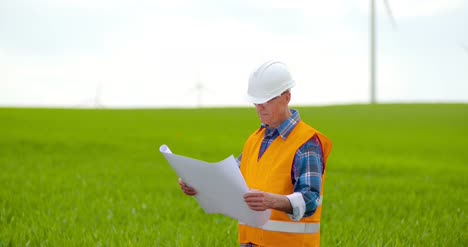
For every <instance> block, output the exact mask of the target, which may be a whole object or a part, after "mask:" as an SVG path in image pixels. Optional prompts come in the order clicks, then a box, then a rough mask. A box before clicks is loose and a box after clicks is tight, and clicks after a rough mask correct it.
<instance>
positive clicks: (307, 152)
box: [288, 136, 323, 221]
mask: <svg viewBox="0 0 468 247" xmlns="http://www.w3.org/2000/svg"><path fill="white" fill-rule="evenodd" d="M322 161H323V156H322V147H321V145H320V141H319V140H318V137H317V136H314V137H312V138H311V139H310V140H309V141H308V142H306V143H305V144H304V145H303V146H302V147H301V148H299V150H298V151H297V152H296V155H295V157H294V164H293V169H292V171H291V172H292V180H293V181H292V182H293V184H294V192H295V193H293V194H292V195H291V196H289V197H288V198H289V199H290V202H291V206H292V208H293V215H290V218H291V219H292V220H295V221H298V220H300V219H301V218H303V217H309V216H311V215H313V214H314V213H315V211H316V210H317V207H318V206H319V205H320V203H321V199H320V190H321V184H322V164H323V162H322ZM298 193H300V194H299V195H300V196H301V197H302V199H303V201H301V198H300V197H299V198H298ZM293 195H294V196H293Z"/></svg>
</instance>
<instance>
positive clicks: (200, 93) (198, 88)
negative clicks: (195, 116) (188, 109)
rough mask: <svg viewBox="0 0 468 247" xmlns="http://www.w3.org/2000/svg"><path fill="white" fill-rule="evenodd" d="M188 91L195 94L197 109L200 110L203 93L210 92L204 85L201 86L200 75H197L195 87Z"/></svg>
mask: <svg viewBox="0 0 468 247" xmlns="http://www.w3.org/2000/svg"><path fill="white" fill-rule="evenodd" d="M190 91H195V92H196V93H197V107H198V108H201V107H202V103H203V91H206V92H211V90H209V89H208V88H207V87H205V85H203V83H202V81H201V80H200V73H199V72H198V73H197V82H196V84H195V87H193V88H191V89H190Z"/></svg>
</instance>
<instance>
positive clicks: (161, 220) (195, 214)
mask: <svg viewBox="0 0 468 247" xmlns="http://www.w3.org/2000/svg"><path fill="white" fill-rule="evenodd" d="M297 109H299V111H300V114H301V117H302V119H303V120H305V121H306V122H307V123H309V124H310V125H312V126H314V127H315V128H317V129H318V130H320V131H321V132H323V133H324V134H326V135H327V136H328V137H329V138H330V139H331V140H332V141H333V143H334V149H333V151H332V153H331V156H330V159H329V162H328V166H327V178H326V183H325V196H324V209H323V215H322V225H321V226H322V227H321V228H322V246H468V215H467V213H468V199H467V197H468V105H443V104H442V105H440V104H427V105H354V106H328V107H308V108H302V107H300V108H297ZM258 126H259V122H258V119H257V116H256V114H255V110H254V109H253V108H251V109H231V108H228V109H191V110H181V109H180V110H177V109H171V110H63V109H0V247H1V246H236V245H237V228H236V222H235V221H234V220H232V219H230V218H227V217H224V216H220V215H205V214H204V213H203V211H202V209H200V208H199V207H198V205H197V204H196V202H195V201H194V199H193V198H189V197H186V196H184V195H183V194H182V193H181V192H180V190H179V187H178V185H177V182H176V180H177V177H176V175H175V173H174V172H173V171H172V170H171V168H170V166H169V165H168V164H167V163H166V161H165V160H164V159H163V157H162V155H161V154H160V153H159V151H158V148H159V146H160V145H161V144H167V145H168V146H169V147H170V148H171V150H172V151H173V152H174V153H178V154H182V155H186V156H192V157H195V158H199V159H203V160H207V161H212V162H214V161H219V160H221V159H224V158H225V157H227V156H228V155H230V154H234V155H235V156H237V155H238V154H239V152H240V151H241V149H242V146H243V142H244V140H245V139H246V138H247V136H248V135H249V134H250V133H251V132H252V131H253V130H255V129H256V128H257V127H258Z"/></svg>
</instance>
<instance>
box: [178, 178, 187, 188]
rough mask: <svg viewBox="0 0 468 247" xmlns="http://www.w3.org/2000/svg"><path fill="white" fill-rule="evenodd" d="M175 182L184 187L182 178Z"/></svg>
mask: <svg viewBox="0 0 468 247" xmlns="http://www.w3.org/2000/svg"><path fill="white" fill-rule="evenodd" d="M177 182H178V183H179V185H180V186H186V185H185V183H184V181H183V180H182V178H179V179H178V180H177Z"/></svg>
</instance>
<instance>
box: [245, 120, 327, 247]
mask: <svg viewBox="0 0 468 247" xmlns="http://www.w3.org/2000/svg"><path fill="white" fill-rule="evenodd" d="M264 133H265V129H262V130H259V131H256V132H255V133H253V134H252V135H251V136H250V137H249V138H248V139H247V142H246V143H245V145H244V149H243V151H242V160H241V165H240V170H241V173H242V175H243V176H244V179H245V181H246V183H247V186H248V187H249V188H250V189H257V190H261V191H264V192H268V193H275V194H280V195H289V194H292V193H293V192H294V186H293V184H292V183H291V169H292V165H293V162H294V156H295V154H296V152H297V150H298V149H299V148H300V147H301V146H302V145H304V144H305V143H306V142H307V141H308V140H310V139H311V138H312V137H313V136H314V135H317V137H318V138H319V140H320V144H321V146H322V153H323V165H324V169H323V173H322V186H321V187H322V189H321V191H320V197H321V198H322V196H323V184H324V181H325V162H326V160H327V158H328V155H329V153H330V151H331V147H332V144H331V142H330V140H329V139H328V138H327V137H325V136H324V135H322V134H321V133H319V132H318V131H316V130H315V129H313V128H312V127H310V126H309V125H307V124H305V123H304V122H302V121H300V122H299V123H298V124H297V126H296V127H295V128H294V129H293V130H292V132H291V133H290V135H289V136H288V138H286V140H283V138H281V137H278V138H276V139H275V140H274V141H273V142H272V143H271V144H270V146H269V147H268V149H267V150H266V151H265V153H264V154H263V155H262V157H261V158H260V160H258V153H259V151H260V145H261V143H262V140H263V137H264ZM321 214H322V206H321V204H320V205H319V206H318V207H317V210H316V211H315V213H314V214H313V215H312V216H311V217H306V218H302V219H301V220H300V221H298V222H295V221H292V220H291V219H290V218H289V216H288V215H287V214H286V213H284V212H280V211H277V210H272V213H271V216H270V220H269V221H268V222H267V223H266V224H265V225H264V226H263V227H261V228H256V227H251V226H247V225H244V224H242V222H239V229H238V230H239V243H241V244H246V243H253V244H256V245H258V246H278V247H279V246H288V247H289V246H320V216H321Z"/></svg>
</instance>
